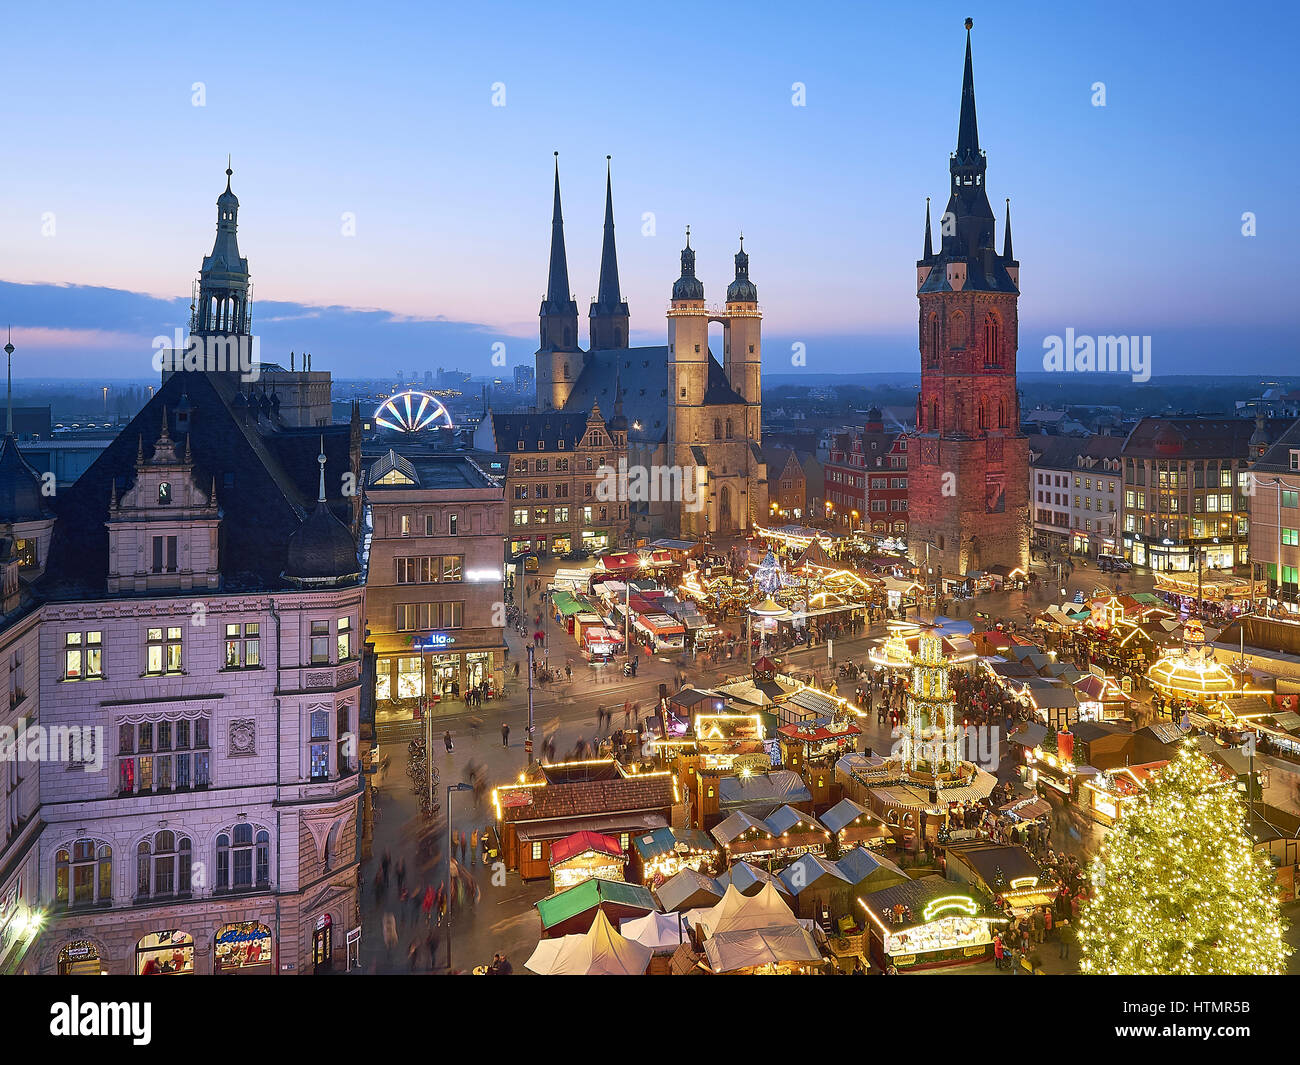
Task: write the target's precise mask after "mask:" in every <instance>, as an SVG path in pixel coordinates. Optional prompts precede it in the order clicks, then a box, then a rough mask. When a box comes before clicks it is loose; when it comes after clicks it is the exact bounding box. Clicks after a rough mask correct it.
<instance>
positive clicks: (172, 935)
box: [135, 931, 194, 976]
mask: <svg viewBox="0 0 1300 1065" xmlns="http://www.w3.org/2000/svg"><path fill="white" fill-rule="evenodd" d="M135 971H136V972H137V973H138V974H139V975H141V976H185V975H189V974H192V973H193V972H194V939H193V937H191V936H190V934H189V933H188V932H179V931H176V932H171V931H168V932H153V933H150V934H149V935H147V936H145V937H144V939H142V940H140V942H139V943H138V944H137V945H136V948H135Z"/></svg>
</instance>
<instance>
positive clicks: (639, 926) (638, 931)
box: [618, 913, 690, 951]
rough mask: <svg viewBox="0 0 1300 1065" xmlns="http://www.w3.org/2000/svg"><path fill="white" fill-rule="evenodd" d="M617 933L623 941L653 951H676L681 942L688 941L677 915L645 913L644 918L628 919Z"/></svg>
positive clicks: (680, 918) (680, 919) (679, 915)
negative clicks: (626, 940)
mask: <svg viewBox="0 0 1300 1065" xmlns="http://www.w3.org/2000/svg"><path fill="white" fill-rule="evenodd" d="M618 931H619V934H620V935H621V936H623V937H624V938H625V939H629V940H631V941H632V942H633V943H640V944H641V945H642V946H646V947H649V948H650V949H651V950H654V951H663V950H676V949H677V948H678V947H679V946H681V945H682V942H683V941H688V940H689V939H690V937H689V936H688V935H686V933H685V932H684V931H683V930H682V917H681V914H679V913H647V914H646V915H645V916H644V917H629V918H628V919H627V920H626V921H624V922H623V923H622V924H621V925H620V926H619V930H618Z"/></svg>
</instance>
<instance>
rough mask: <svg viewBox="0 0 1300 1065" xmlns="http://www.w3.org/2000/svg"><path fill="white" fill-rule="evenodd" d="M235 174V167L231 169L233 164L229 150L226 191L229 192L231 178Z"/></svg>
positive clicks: (227, 154) (227, 155)
mask: <svg viewBox="0 0 1300 1065" xmlns="http://www.w3.org/2000/svg"><path fill="white" fill-rule="evenodd" d="M234 176H235V172H234V170H233V169H231V165H230V153H229V152H227V153H226V191H227V192H229V191H230V179H231V178H232V177H234Z"/></svg>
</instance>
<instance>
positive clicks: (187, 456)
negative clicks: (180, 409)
mask: <svg viewBox="0 0 1300 1065" xmlns="http://www.w3.org/2000/svg"><path fill="white" fill-rule="evenodd" d="M193 461H194V452H193V451H191V450H190V434H189V433H186V434H185V464H186V465H187V466H188V465H190V464H191V463H193Z"/></svg>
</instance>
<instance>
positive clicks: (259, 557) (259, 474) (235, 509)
mask: <svg viewBox="0 0 1300 1065" xmlns="http://www.w3.org/2000/svg"><path fill="white" fill-rule="evenodd" d="M235 393H236V384H235V383H233V382H231V381H228V380H226V379H223V378H221V377H218V376H216V375H208V374H195V373H187V374H175V375H173V376H172V377H170V378H168V379H167V380H166V381H165V382H163V384H162V386H161V387H160V388H159V389H158V390H157V391H156V392H155V393H154V395H153V397H152V398H151V399H150V400H149V402H148V403H146V404H145V406H144V407H143V408H142V409H141V411H140V413H138V414H137V415H136V416H135V417H134V418H133V419H132V420H131V423H130V424H129V425H128V426H127V427H126V428H125V429H123V430H122V432H121V433H120V434H119V435H118V436H117V438H116V439H115V440H114V441H113V442H112V443H111V444H109V445H108V447H107V448H105V449H104V450H103V451H102V452H101V453H100V455H99V456H98V458H96V459H95V461H94V462H93V463H92V464H91V465H90V467H89V468H88V469H87V470H86V471H85V473H83V474H82V475H81V477H80V478H79V479H78V480H77V482H76V484H74V485H73V486H72V487H71V488H68V489H66V490H64V491H62V492H60V493H59V495H58V497H57V500H56V502H55V509H56V512H57V516H58V520H57V521H56V522H55V526H54V537H53V541H52V543H51V545H50V560H49V565H48V567H47V570H46V574H45V577H44V578H43V579H42V581H41V583H40V588H41V591H42V592H43V593H44V594H46V595H48V596H50V597H52V598H65V597H74V596H75V597H78V598H86V597H91V598H93V597H95V596H100V595H104V594H106V591H105V588H106V582H107V576H108V530H107V528H105V524H104V523H105V522H106V521H107V520H108V504H109V498H110V496H111V494H112V487H113V484H114V482H116V484H117V492H118V495H119V497H120V496H121V495H122V493H123V492H124V491H126V490H127V489H129V488H130V486H131V485H132V484H134V483H135V471H136V449H137V447H138V446H140V444H141V443H143V447H144V453H145V455H146V456H148V455H149V454H150V453H151V452H152V450H153V446H154V442H155V441H156V440H157V439H158V435H159V430H160V427H161V425H162V412H163V408H164V407H166V408H167V410H168V412H169V416H170V419H171V435H172V438H173V439H174V440H177V441H178V442H179V441H181V439H182V438H183V437H184V436H186V435H188V436H189V438H190V447H191V449H192V451H193V454H194V467H195V474H194V475H195V479H196V481H197V482H198V483H199V485H200V486H202V487H203V489H204V490H205V491H206V490H207V489H208V487H209V486H210V485H211V483H212V482H213V481H214V480H215V482H216V485H217V502H218V503H219V504H220V507H221V515H222V521H221V554H220V559H221V577H222V585H223V587H224V588H225V589H226V590H247V591H255V590H271V589H278V588H283V587H285V586H286V585H285V582H284V581H283V580H282V579H281V574H282V573H283V571H284V568H285V564H286V561H287V553H288V545H289V538H290V537H291V536H292V535H293V534H294V533H295V532H297V531H298V528H299V526H300V525H301V524H302V522H303V520H304V519H305V518H306V517H307V515H308V514H309V513H310V512H311V510H312V509H313V508H314V507H315V500H316V495H317V490H318V484H319V477H320V467H319V465H318V464H317V462H316V455H317V454H319V453H320V448H321V442H322V438H323V439H324V446H325V456H326V471H325V483H326V494H327V496H328V503H329V506H330V509H331V510H332V511H333V512H334V514H335V515H336V516H337V517H338V518H340V519H341V520H343V521H345V522H346V521H348V520H349V518H350V507H351V501H350V500H349V499H347V498H345V497H343V495H342V487H343V478H342V474H343V473H344V472H345V471H348V470H350V469H351V434H350V428H349V426H347V425H328V426H324V427H323V428H318V429H309V430H282V429H276V428H274V427H272V426H271V424H270V423H269V422H268V421H267V420H266V419H262V420H261V421H258V420H256V419H253V418H252V417H249V419H248V420H247V421H245V420H244V419H243V417H242V416H241V415H238V414H236V413H235V412H234V411H233V410H232V409H231V402H232V400H233V399H234V396H235ZM183 394H184V395H186V396H187V397H188V399H189V403H190V405H191V408H192V414H191V419H190V428H189V432H188V434H186V433H184V432H180V431H178V429H177V425H176V419H175V414H174V412H175V408H176V406H177V405H178V404H179V402H180V399H181V396H182V395H183ZM227 475H230V476H231V477H232V478H233V480H232V482H231V483H230V484H229V485H228V484H227V482H226V477H227ZM166 594H168V595H173V594H175V593H174V592H170V591H169V592H167V593H166Z"/></svg>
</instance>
